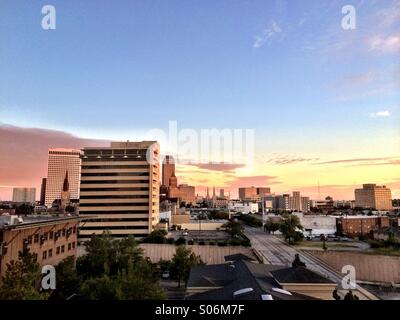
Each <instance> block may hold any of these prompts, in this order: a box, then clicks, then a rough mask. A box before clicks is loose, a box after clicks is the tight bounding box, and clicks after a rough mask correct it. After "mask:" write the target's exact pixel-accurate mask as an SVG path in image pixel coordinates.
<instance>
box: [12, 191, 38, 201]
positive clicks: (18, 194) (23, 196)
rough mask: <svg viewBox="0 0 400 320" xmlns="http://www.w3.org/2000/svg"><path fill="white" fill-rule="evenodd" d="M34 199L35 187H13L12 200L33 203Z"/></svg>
mask: <svg viewBox="0 0 400 320" xmlns="http://www.w3.org/2000/svg"><path fill="white" fill-rule="evenodd" d="M35 201H36V188H13V202H17V203H34V202H35Z"/></svg>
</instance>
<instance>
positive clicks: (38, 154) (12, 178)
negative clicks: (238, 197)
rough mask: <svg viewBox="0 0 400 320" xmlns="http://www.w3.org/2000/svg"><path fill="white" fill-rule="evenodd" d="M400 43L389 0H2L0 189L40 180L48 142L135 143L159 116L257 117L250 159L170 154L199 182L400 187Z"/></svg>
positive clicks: (397, 10) (226, 125)
mask: <svg viewBox="0 0 400 320" xmlns="http://www.w3.org/2000/svg"><path fill="white" fill-rule="evenodd" d="M47 4H51V5H53V6H54V8H55V9H56V29H55V30H44V29H43V28H42V26H41V22H42V18H43V17H44V16H45V14H42V12H41V10H42V7H43V6H44V5H47ZM348 4H352V5H353V6H354V8H355V13H356V26H355V29H353V30H344V29H343V28H342V19H343V17H344V16H345V14H343V13H342V8H343V6H345V5H348ZM399 56H400V0H358V1H348V0H346V1H339V0H336V1H335V0H332V1H320V0H304V1H299V0H290V1H289V0H269V1H267V0H263V1H257V0H252V1H244V0H242V1H240V0H229V1H228V0H225V1H224V0H219V1H211V0H204V1H195V0H189V1H188V0H186V1H184V0H181V1H177V0H167V1H165V0H158V1H156V0H152V1H150V0H149V1H126V0H120V1H102V0H96V1H94V0H87V1H78V0H69V1H65V0H64V1H54V0H52V1H51V3H49V1H33V0H32V1H22V0H13V1H9V0H0V198H1V199H9V198H10V195H11V188H12V187H13V186H34V187H37V188H39V185H40V180H41V177H44V176H46V166H47V163H46V156H47V149H48V148H50V147H66V146H71V147H84V146H87V145H88V144H90V145H107V143H108V142H107V141H110V140H128V139H129V140H131V141H135V140H141V139H144V138H147V137H148V132H149V130H151V129H157V128H158V129H162V130H164V131H167V129H168V125H169V123H170V121H176V123H177V125H178V128H179V130H182V129H192V130H194V131H196V132H200V130H201V129H212V128H216V129H219V130H222V129H229V130H233V129H242V130H245V129H251V130H254V161H253V162H252V163H251V164H249V163H248V162H246V161H236V162H235V163H233V164H231V163H228V164H224V163H223V164H221V165H208V164H204V163H197V162H196V161H195V160H194V161H193V163H192V165H183V164H180V165H179V164H178V174H179V175H178V178H179V181H180V182H182V183H183V182H185V183H190V184H193V185H195V186H197V187H198V191H199V193H202V192H204V190H205V187H206V186H210V187H212V186H216V187H217V188H220V187H221V188H224V189H226V190H231V191H232V192H233V193H235V192H237V188H238V187H239V186H252V185H256V186H270V187H271V188H272V191H273V192H276V193H283V192H291V191H295V190H300V191H302V193H304V194H305V195H309V196H311V197H313V198H317V197H319V196H320V195H319V194H318V187H317V186H318V184H319V185H320V193H321V194H322V196H323V197H324V196H327V195H331V196H333V197H334V198H338V199H352V198H354V192H353V190H354V188H356V187H359V186H360V185H361V184H363V183H377V184H384V185H387V186H389V187H390V188H391V189H392V193H393V197H400V170H399V168H400V167H399V165H400V152H399V151H400V139H399V137H400V135H399V134H400V126H399V123H400V121H399V120H400V119H399V118H400V117H399V111H400V77H399V75H400V61H399ZM151 138H152V139H157V140H160V139H159V137H157V136H156V135H155V136H152V137H151ZM161 147H162V148H164V150H166V151H168V150H169V148H170V147H171V146H169V145H166V144H165V143H164V144H163V145H162V146H161ZM28 150H29V152H28ZM241 160H242V159H241Z"/></svg>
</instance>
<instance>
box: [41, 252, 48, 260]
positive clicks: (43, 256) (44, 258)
mask: <svg viewBox="0 0 400 320" xmlns="http://www.w3.org/2000/svg"><path fill="white" fill-rule="evenodd" d="M42 259H43V260H46V259H47V251H43V254H42Z"/></svg>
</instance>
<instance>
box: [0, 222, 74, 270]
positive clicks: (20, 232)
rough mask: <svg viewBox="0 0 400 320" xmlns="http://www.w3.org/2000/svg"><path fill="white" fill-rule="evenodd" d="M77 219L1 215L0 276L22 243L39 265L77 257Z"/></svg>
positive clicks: (14, 257) (15, 255)
mask: <svg viewBox="0 0 400 320" xmlns="http://www.w3.org/2000/svg"><path fill="white" fill-rule="evenodd" d="M80 220H81V218H80V217H78V216H50V215H44V216H42V215H39V216H27V217H23V218H20V217H18V216H16V215H12V216H6V215H3V216H0V276H4V274H5V272H6V268H7V264H8V263H10V262H11V261H12V260H18V253H19V252H20V251H22V250H23V248H24V246H27V247H28V248H29V249H30V252H31V253H33V254H34V255H35V256H36V259H37V262H38V263H39V265H40V266H43V265H57V264H58V263H59V262H60V261H62V260H64V259H65V258H67V257H68V256H74V257H76V254H77V234H78V230H77V228H78V225H79V221H80Z"/></svg>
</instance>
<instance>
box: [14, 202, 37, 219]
mask: <svg viewBox="0 0 400 320" xmlns="http://www.w3.org/2000/svg"><path fill="white" fill-rule="evenodd" d="M32 212H33V207H32V206H30V205H29V204H26V203H23V204H21V205H19V206H18V207H17V208H16V209H15V213H16V214H17V215H22V216H27V215H30V214H32Z"/></svg>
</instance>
